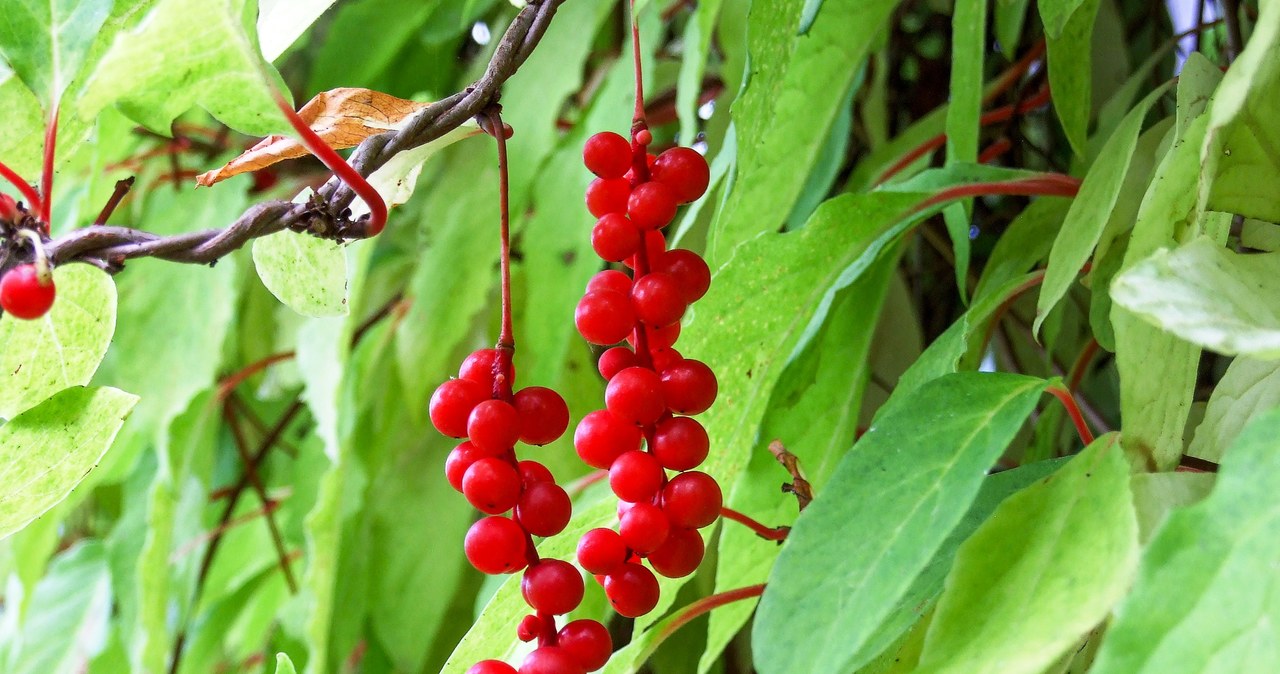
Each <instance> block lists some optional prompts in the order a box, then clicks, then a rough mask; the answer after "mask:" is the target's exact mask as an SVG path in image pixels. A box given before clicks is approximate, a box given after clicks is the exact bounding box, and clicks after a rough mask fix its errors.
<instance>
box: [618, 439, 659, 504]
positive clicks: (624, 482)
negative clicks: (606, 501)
mask: <svg viewBox="0 0 1280 674" xmlns="http://www.w3.org/2000/svg"><path fill="white" fill-rule="evenodd" d="M666 477H667V474H666V473H664V472H663V470H662V464H660V463H658V460H657V459H655V458H653V455H652V454H650V453H648V452H642V451H639V450H633V451H630V452H627V453H625V454H623V455H622V456H619V457H618V458H617V459H615V460H614V462H613V465H612V466H610V467H609V487H610V488H611V489H613V493H614V495H616V496H617V497H618V498H619V499H622V500H623V501H628V502H630V503H643V502H647V501H650V500H652V499H653V497H654V496H656V495H657V493H658V490H660V489H662V482H663V480H665V479H666Z"/></svg>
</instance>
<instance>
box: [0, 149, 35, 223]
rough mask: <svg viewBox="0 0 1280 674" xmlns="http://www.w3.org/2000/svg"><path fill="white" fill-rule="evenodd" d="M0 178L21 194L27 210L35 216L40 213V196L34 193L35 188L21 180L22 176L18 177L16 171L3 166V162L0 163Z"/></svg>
mask: <svg viewBox="0 0 1280 674" xmlns="http://www.w3.org/2000/svg"><path fill="white" fill-rule="evenodd" d="M0 177H3V178H4V179H5V180H8V181H9V182H10V183H11V184H12V185H13V186H14V187H16V188H18V192H20V193H21V194H22V198H23V199H26V200H27V207H28V209H29V210H32V211H34V212H35V213H37V214H38V213H39V212H40V195H39V194H38V193H37V192H36V190H35V188H33V187H31V185H30V184H29V183H28V182H27V181H25V180H23V179H22V176H20V175H18V174H17V172H16V171H14V170H13V169H11V168H9V167H8V166H7V165H5V163H4V162H0Z"/></svg>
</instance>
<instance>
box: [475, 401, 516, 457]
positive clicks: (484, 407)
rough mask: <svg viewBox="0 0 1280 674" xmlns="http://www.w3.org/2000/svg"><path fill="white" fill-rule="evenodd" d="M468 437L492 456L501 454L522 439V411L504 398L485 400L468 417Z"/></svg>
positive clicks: (481, 449)
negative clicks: (518, 410) (517, 409)
mask: <svg viewBox="0 0 1280 674" xmlns="http://www.w3.org/2000/svg"><path fill="white" fill-rule="evenodd" d="M467 437H469V438H471V444H473V445H475V446H476V449H478V450H480V451H482V452H484V453H486V454H489V455H490V456H493V455H497V454H501V453H503V452H505V451H507V450H508V449H511V448H512V447H514V446H515V444H516V440H519V439H520V413H519V412H517V411H516V408H514V407H512V406H511V403H508V402H506V401H503V400H485V401H482V402H481V403H480V404H479V405H476V406H475V409H473V410H471V415H470V416H468V417H467Z"/></svg>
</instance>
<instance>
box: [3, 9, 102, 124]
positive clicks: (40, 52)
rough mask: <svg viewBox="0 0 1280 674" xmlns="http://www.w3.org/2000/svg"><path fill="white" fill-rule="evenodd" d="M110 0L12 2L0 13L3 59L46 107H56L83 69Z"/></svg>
mask: <svg viewBox="0 0 1280 674" xmlns="http://www.w3.org/2000/svg"><path fill="white" fill-rule="evenodd" d="M111 4H112V3H111V0H11V1H10V2H6V3H5V7H4V12H3V13H0V56H3V57H4V59H5V60H6V61H8V62H9V66H10V67H12V68H13V70H14V72H15V73H17V75H18V77H19V78H20V79H21V80H22V81H23V82H25V83H26V85H27V87H28V88H29V89H31V90H32V91H34V92H35V93H36V95H37V96H38V97H39V98H40V100H41V101H42V102H43V103H44V106H45V109H46V111H48V112H50V113H52V111H53V110H54V109H55V108H57V107H58V103H59V101H60V100H61V98H62V93H63V92H64V91H66V89H67V86H68V85H70V84H71V81H72V80H73V79H74V78H75V76H76V74H77V73H78V72H79V71H80V67H81V66H82V65H83V64H84V60H85V57H86V56H87V55H88V52H89V47H90V46H91V45H92V44H93V39H94V37H95V36H96V35H97V34H98V29H99V28H101V27H102V24H103V22H105V21H106V20H107V15H108V14H110V12H111Z"/></svg>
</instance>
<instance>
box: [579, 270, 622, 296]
mask: <svg viewBox="0 0 1280 674" xmlns="http://www.w3.org/2000/svg"><path fill="white" fill-rule="evenodd" d="M600 290H611V291H613V292H615V293H619V294H622V295H630V294H631V277H630V276H627V274H626V272H621V271H618V270H617V269H606V270H604V271H602V272H597V273H596V275H595V276H592V277H591V280H590V281H587V292H588V293H594V292H597V291H600Z"/></svg>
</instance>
